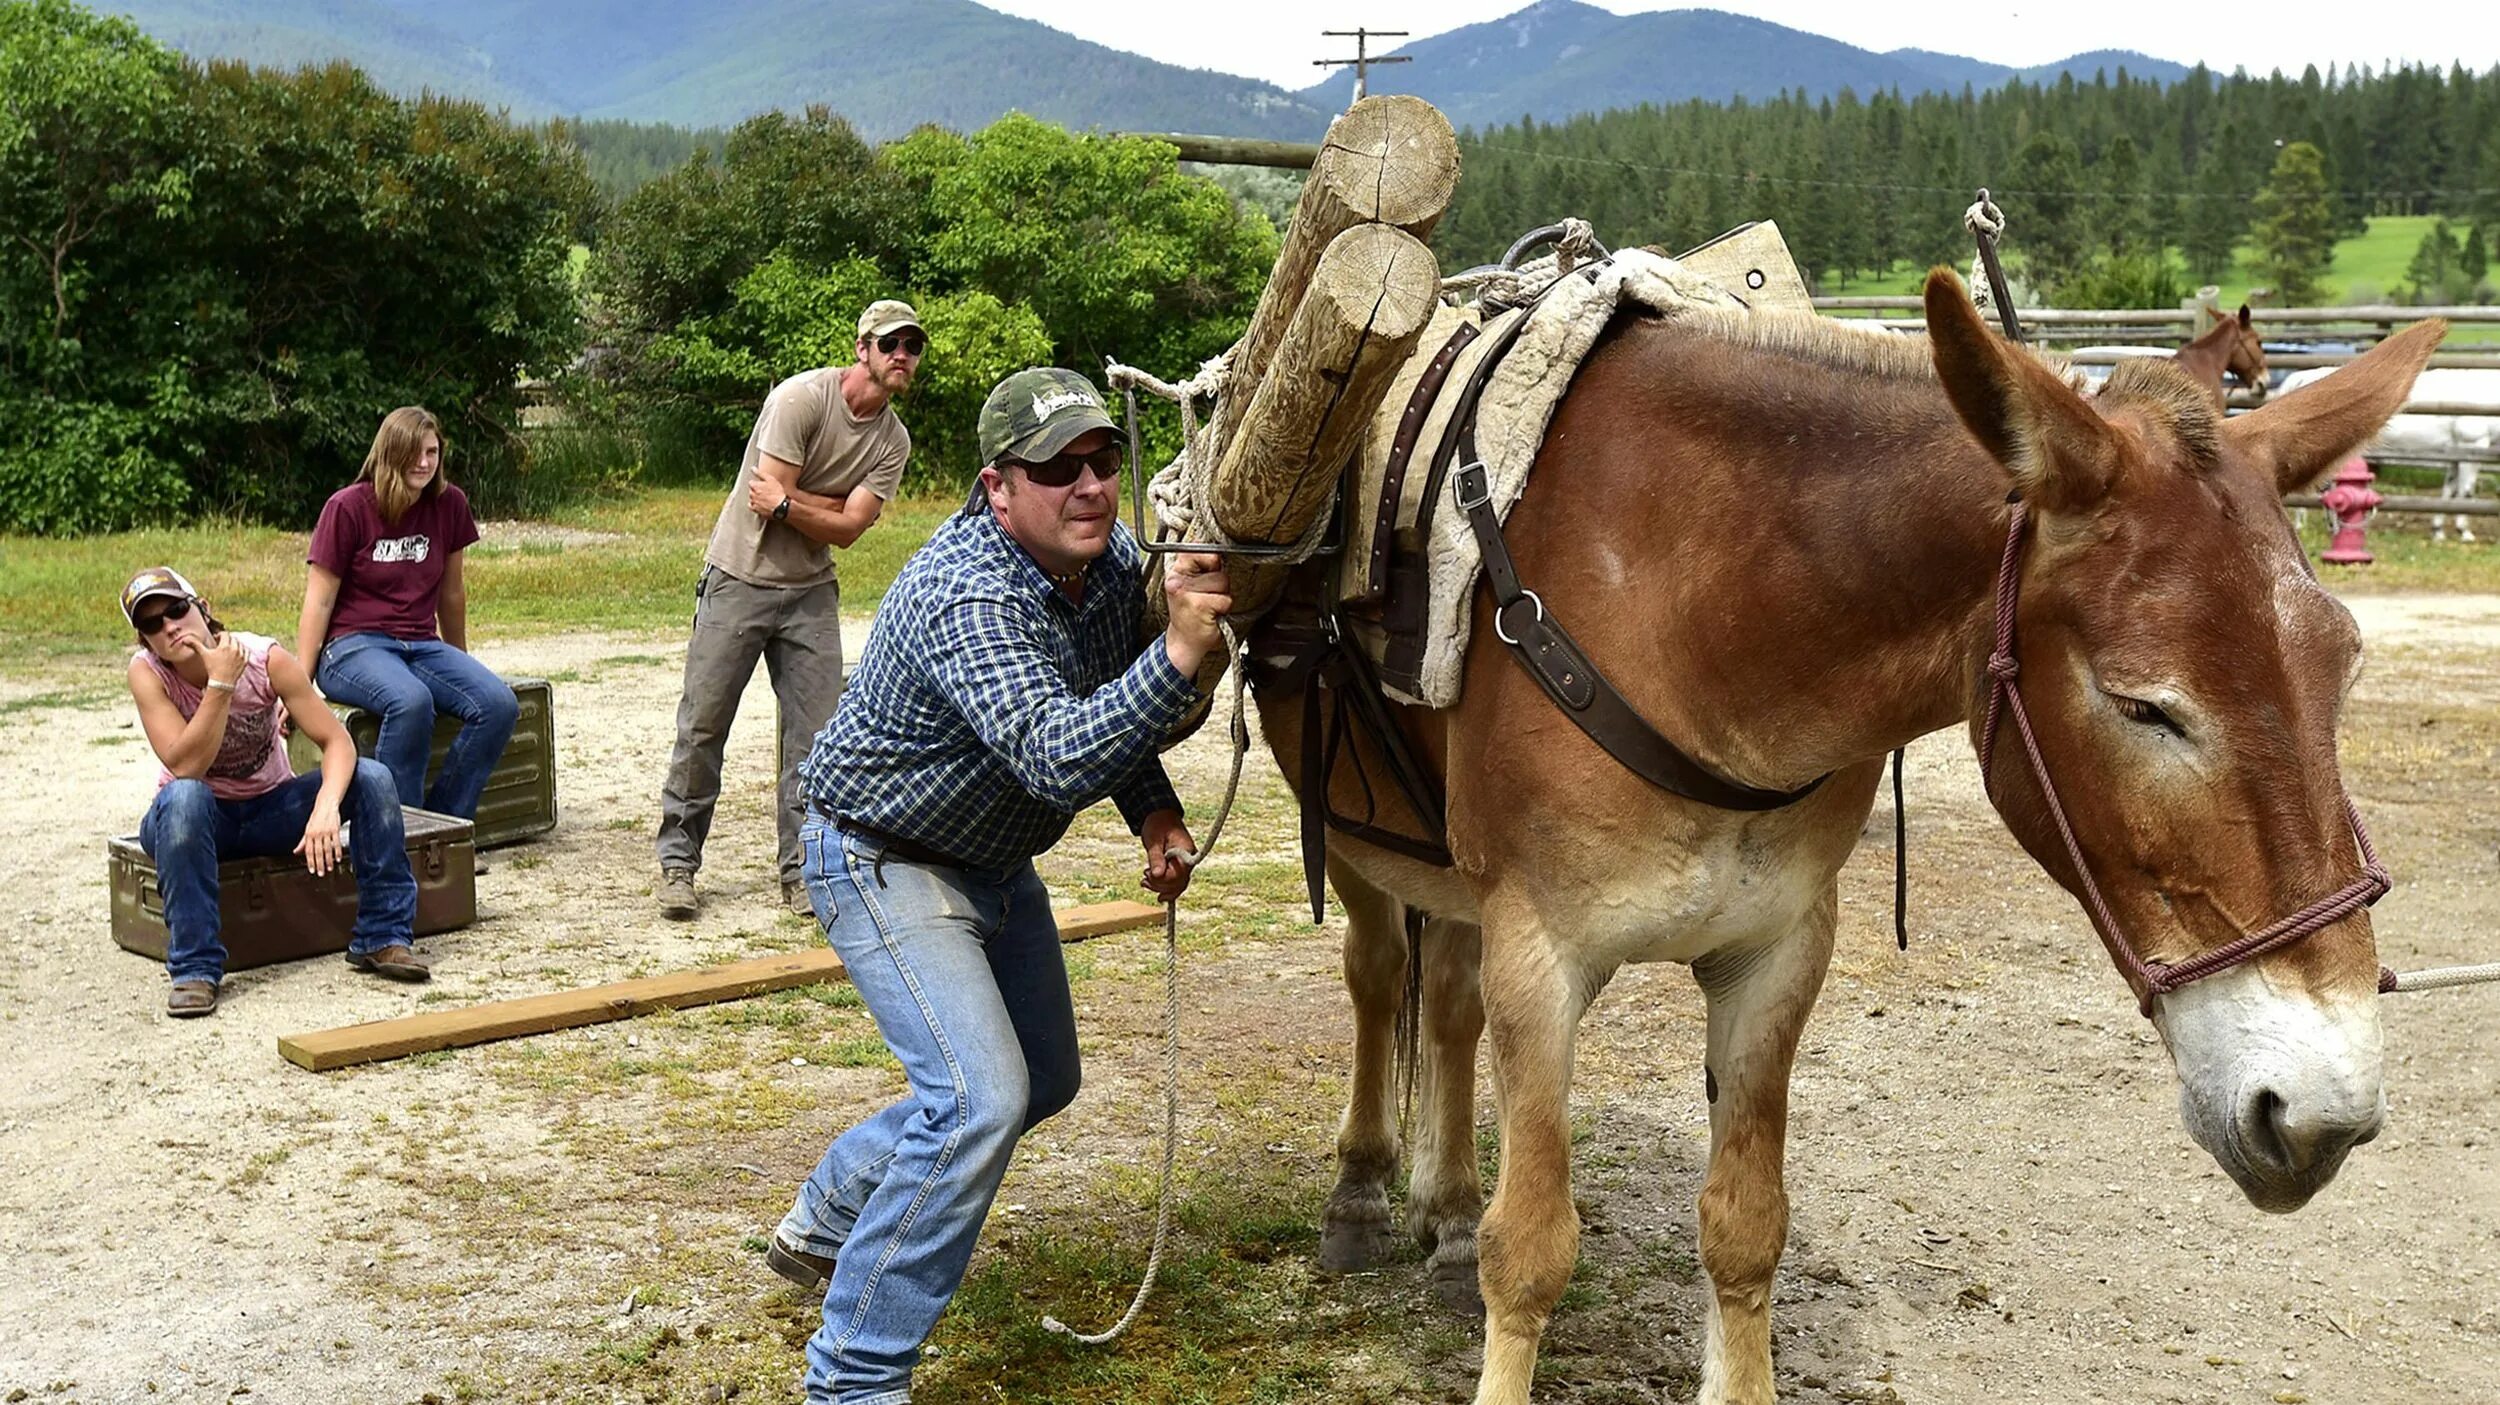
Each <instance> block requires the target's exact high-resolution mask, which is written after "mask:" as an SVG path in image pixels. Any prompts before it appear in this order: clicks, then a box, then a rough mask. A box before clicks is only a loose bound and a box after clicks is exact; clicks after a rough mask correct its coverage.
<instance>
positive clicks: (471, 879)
mask: <svg viewBox="0 0 2500 1405" xmlns="http://www.w3.org/2000/svg"><path fill="white" fill-rule="evenodd" d="M401 812H402V816H403V818H404V819H405V821H406V823H407V828H408V867H409V868H410V869H411V870H413V871H414V872H415V874H416V879H417V920H416V934H417V935H418V936H421V937H422V936H426V935H429V934H431V933H435V932H448V931H452V930H454V929H455V928H460V927H466V926H468V925H469V924H470V923H472V922H475V921H477V843H476V839H475V830H474V829H473V828H472V827H471V826H470V824H469V822H468V821H467V820H463V819H455V818H453V817H452V816H450V815H438V814H435V813H434V812H433V811H431V810H419V809H414V808H410V807H406V806H403V807H401ZM347 840H348V843H349V844H350V845H351V846H352V845H353V844H354V843H355V842H356V832H355V828H354V827H353V826H350V827H349V829H348V833H347ZM106 863H107V865H108V868H109V871H110V875H111V885H112V891H113V941H114V942H115V943H116V944H117V945H119V946H121V947H123V948H125V949H127V950H130V951H135V952H137V953H139V954H140V955H141V956H145V957H149V958H151V959H154V960H157V961H162V960H164V959H165V944H166V941H167V937H168V934H167V932H166V930H165V896H164V894H163V893H162V892H160V891H159V890H158V888H157V886H156V860H154V859H151V858H149V857H148V855H147V851H145V850H143V849H141V848H140V847H139V836H137V835H135V834H133V835H128V836H126V837H124V838H120V839H116V840H113V841H112V842H111V843H110V845H109V846H108V857H107V860H106ZM217 912H218V916H219V919H220V920H219V923H218V939H219V940H220V941H223V942H224V943H225V944H226V969H227V970H229V971H239V970H242V969H244V968H246V967H250V966H266V965H269V964H270V963H272V962H276V961H295V960H299V959H301V958H303V957H307V956H320V955H323V954H325V953H330V952H340V951H345V950H347V941H348V937H349V935H350V934H351V933H352V932H353V931H354V929H355V926H356V874H355V871H354V869H353V868H352V867H351V866H350V865H347V864H344V863H342V864H340V865H339V866H338V867H337V868H334V869H332V870H330V872H329V874H328V875H327V876H325V877H320V878H316V877H314V876H313V875H312V874H311V873H310V872H308V871H307V870H306V869H305V867H304V861H303V860H302V859H301V858H298V857H296V856H295V855H293V854H280V855H278V856H276V857H274V858H266V859H231V860H228V861H227V862H225V863H221V864H219V865H217Z"/></svg>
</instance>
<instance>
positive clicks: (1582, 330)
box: [1336, 224, 1811, 707]
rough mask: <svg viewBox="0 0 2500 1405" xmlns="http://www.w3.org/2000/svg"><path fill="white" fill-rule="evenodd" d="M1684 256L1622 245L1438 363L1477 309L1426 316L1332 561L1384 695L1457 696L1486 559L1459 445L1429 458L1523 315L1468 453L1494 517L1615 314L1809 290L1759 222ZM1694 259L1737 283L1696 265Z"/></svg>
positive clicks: (1742, 304)
mask: <svg viewBox="0 0 2500 1405" xmlns="http://www.w3.org/2000/svg"><path fill="white" fill-rule="evenodd" d="M1740 236H1741V237H1740ZM1766 239H1767V243H1766V242H1765V241H1766ZM1714 249H1715V250H1716V252H1715V253H1714V252H1713V251H1714ZM1693 257H1694V259H1695V260H1696V262H1695V263H1694V264H1687V263H1686V262H1684V261H1683V260H1679V259H1673V258H1668V257H1666V256H1665V255H1662V254H1655V253H1651V252H1648V251H1646V250H1639V249H1627V250H1625V251H1623V252H1622V253H1619V254H1616V255H1614V256H1613V257H1612V258H1610V259H1607V260H1604V261H1602V262H1599V263H1595V264H1589V265H1583V266H1581V267H1579V268H1575V269H1573V270H1572V271H1571V272H1570V273H1568V274H1565V275H1563V276H1562V277H1561V278H1560V279H1559V280H1558V281H1557V282H1556V283H1555V284H1554V286H1552V287H1551V288H1550V289H1549V290H1547V291H1546V292H1545V293H1544V294H1543V295H1542V296H1541V297H1539V298H1538V299H1537V300H1536V301H1535V302H1534V303H1532V304H1530V305H1528V306H1527V307H1524V308H1518V309H1513V310H1511V311H1509V312H1506V313H1502V314H1500V315H1499V316H1497V317H1495V318H1493V319H1491V320H1490V321H1487V322H1485V323H1483V324H1482V325H1481V326H1479V327H1478V335H1476V336H1475V337H1474V338H1473V340H1472V341H1470V342H1469V343H1467V344H1466V345H1465V346H1464V347H1462V348H1461V349H1460V350H1458V351H1457V352H1456V353H1455V355H1454V356H1452V357H1450V358H1447V363H1446V364H1445V365H1438V366H1436V363H1437V362H1442V361H1443V360H1444V358H1443V357H1442V351H1443V349H1444V348H1445V347H1447V346H1448V345H1449V344H1450V341H1451V337H1452V335H1453V334H1455V333H1459V332H1460V330H1461V329H1462V328H1463V327H1465V326H1467V325H1470V324H1474V323H1476V321H1477V312H1476V309H1475V308H1474V307H1473V306H1472V305H1470V306H1464V307H1444V308H1442V309H1441V310H1440V312H1439V313H1438V314H1436V315H1435V317H1434V319H1433V321H1432V323H1431V324H1430V325H1429V326H1428V327H1427V328H1426V330H1425V333H1424V335H1423V337H1422V338H1421V339H1420V340H1419V342H1418V343H1417V349H1416V351H1415V354H1414V355H1413V356H1412V357H1410V358H1409V359H1408V361H1407V364H1406V365H1405V366H1404V367H1402V368H1401V369H1400V371H1399V374H1398V377H1397V379H1396V380H1395V381H1394V382H1393V383H1392V384H1391V386H1390V388H1389V393H1388V395H1387V396H1386V397H1385V398H1384V400H1383V401H1382V403H1381V409H1380V412H1379V414H1378V415H1377V416H1375V417H1374V420H1373V422H1372V425H1371V432H1370V434H1369V435H1368V436H1367V438H1366V440H1365V443H1364V446H1363V450H1362V453H1361V455H1360V457H1359V458H1358V460H1357V462H1356V464H1355V466H1354V472H1353V475H1352V477H1351V479H1350V482H1349V489H1350V496H1349V498H1348V500H1347V502H1346V514H1345V547H1344V550H1343V552H1342V553H1341V554H1340V555H1339V557H1338V577H1337V581H1336V593H1337V599H1338V601H1339V602H1340V603H1341V604H1343V605H1345V606H1346V607H1347V613H1346V615H1345V618H1346V620H1347V621H1348V622H1349V624H1350V625H1351V626H1352V633H1353V636H1354V638H1355V639H1356V640H1357V642H1358V643H1359V644H1360V646H1361V647H1362V648H1363V649H1364V650H1365V651H1366V652H1367V653H1368V654H1369V655H1370V657H1371V661H1372V663H1373V664H1374V666H1375V672H1376V673H1377V675H1378V676H1379V677H1380V679H1381V682H1382V686H1383V688H1384V689H1385V690H1386V691H1388V692H1389V693H1390V694H1391V695H1392V696H1394V697H1397V698H1398V699H1399V700H1401V701H1404V702H1409V703H1417V704H1421V705H1423V706H1425V707H1448V706H1450V705H1451V704H1453V703H1455V702H1457V701H1458V692H1459V680H1460V663H1461V659H1462V657H1463V655H1464V653H1465V650H1466V646H1467V637H1468V620H1469V615H1470V611H1471V609H1472V607H1473V604H1474V598H1475V583H1476V576H1477V574H1478V573H1479V572H1480V571H1481V570H1482V569H1483V564H1484V563H1483V558H1482V556H1481V555H1479V553H1478V550H1477V546H1476V540H1475V536H1474V534H1473V533H1472V532H1471V531H1470V530H1469V528H1468V525H1467V516H1466V514H1465V513H1464V512H1461V511H1460V510H1459V509H1458V508H1457V507H1456V506H1455V505H1454V504H1453V503H1452V502H1451V501H1450V495H1451V491H1452V483H1453V481H1454V479H1455V477H1456V473H1455V468H1456V458H1457V449H1458V446H1456V445H1452V446H1450V451H1449V457H1450V459H1451V465H1450V467H1451V471H1450V472H1449V473H1446V474H1443V475H1438V476H1436V475H1434V474H1433V473H1432V472H1431V468H1432V465H1433V464H1434V462H1435V461H1436V459H1437V458H1438V457H1439V456H1441V454H1442V452H1443V446H1444V441H1445V440H1447V439H1449V438H1450V437H1451V436H1452V435H1454V434H1456V433H1457V432H1458V429H1459V426H1458V424H1457V423H1456V421H1457V419H1458V414H1457V409H1458V402H1459V401H1460V400H1461V399H1462V398H1463V396H1462V395H1461V394H1460V388H1461V387H1463V386H1465V385H1467V384H1468V383H1469V381H1470V379H1471V377H1472V375H1473V373H1474V372H1475V371H1476V370H1478V369H1479V363H1480V362H1481V361H1482V360H1483V359H1484V358H1485V357H1486V356H1487V355H1488V354H1490V353H1491V352H1492V351H1493V350H1496V349H1499V348H1500V347H1501V345H1502V343H1503V342H1504V340H1505V334H1506V333H1507V332H1509V331H1510V330H1512V328H1511V325H1510V324H1511V323H1513V322H1514V321H1515V322H1517V323H1519V325H1518V326H1517V328H1516V331H1517V337H1516V340H1513V341H1510V343H1509V348H1508V350H1507V351H1504V352H1502V354H1501V360H1500V361H1499V363H1498V364H1496V365H1494V366H1493V368H1492V370H1491V371H1490V373H1489V375H1488V377H1487V379H1486V380H1485V383H1484V388H1483V391H1482V393H1481V396H1480V398H1479V401H1478V403H1477V406H1476V412H1475V448H1476V452H1477V454H1478V455H1479V456H1480V457H1481V458H1482V459H1483V460H1484V464H1485V469H1486V475H1487V478H1488V480H1489V482H1490V484H1491V487H1492V495H1493V496H1492V501H1493V510H1494V512H1495V513H1496V514H1497V515H1499V516H1503V517H1507V516H1508V515H1509V512H1510V507H1511V504H1512V503H1514V502H1516V501H1518V498H1519V493H1520V490H1521V489H1522V488H1523V487H1525V486H1526V484H1527V480H1528V468H1529V465H1530V464H1532V463H1533V462H1534V461H1535V459H1536V455H1537V450H1538V448H1539V446H1540V445H1542V444H1543V443H1544V440H1545V427H1546V424H1547V422H1548V421H1549V420H1550V419H1551V418H1552V417H1553V413H1554V407H1555V406H1556V405H1557V404H1559V403H1560V402H1561V400H1562V397H1563V393H1564V392H1565V391H1566V390H1568V389H1569V388H1570V385H1571V378H1572V375H1573V374H1574V373H1575V372H1576V371H1577V370H1578V369H1579V366H1580V362H1581V360H1582V358H1584V357H1586V356H1587V355H1588V352H1589V348H1590V347H1592V346H1594V345H1595V344H1596V342H1597V339H1598V337H1599V335H1600V334H1601V333H1603V332H1604V331H1605V330H1606V326H1607V324H1608V323H1610V322H1612V321H1613V320H1614V318H1615V317H1616V316H1617V315H1619V314H1621V313H1623V312H1626V311H1636V312H1642V311H1645V312H1653V313H1658V314H1662V315H1667V316H1673V315H1674V314H1675V313H1676V312H1677V311H1678V310H1679V309H1683V308H1688V307H1717V308H1737V309H1742V308H1759V307H1778V308H1783V309H1793V308H1795V307H1797V306H1798V305H1799V304H1800V303H1801V302H1803V301H1804V299H1803V294H1804V287H1805V285H1804V280H1803V279H1801V278H1799V277H1798V276H1797V273H1796V267H1795V265H1794V264H1793V263H1792V262H1790V261H1789V258H1788V253H1787V249H1786V247H1785V246H1784V245H1783V244H1781V243H1780V241H1779V235H1778V231H1777V230H1776V229H1775V228H1772V227H1771V226H1769V225H1768V224H1761V225H1753V226H1748V227H1747V228H1746V229H1743V230H1737V231H1733V232H1732V233H1731V234H1730V235H1725V236H1722V237H1721V238H1720V239H1717V240H1713V241H1712V242H1711V244H1708V245H1704V246H1703V247H1702V248H1701V249H1699V250H1696V251H1694V255H1693ZM1702 266H1707V267H1709V268H1710V270H1711V272H1712V273H1714V274H1716V275H1718V278H1724V279H1727V280H1728V282H1729V283H1732V284H1734V286H1733V287H1731V286H1727V284H1723V283H1721V282H1720V281H1718V278H1713V277H1708V276H1704V274H1703V273H1702V272H1700V271H1699V268H1700V267H1702ZM1530 271H1533V266H1532V268H1531V270H1530ZM1805 305H1806V307H1808V308H1809V309H1810V308H1811V304H1810V303H1808V304H1805ZM1428 377H1437V385H1438V389H1437V393H1435V392H1434V391H1433V390H1431V389H1430V388H1427V394H1426V396H1425V397H1423V398H1422V400H1421V401H1420V402H1419V397H1418V396H1417V395H1416V390H1417V387H1418V386H1419V385H1424V384H1425V383H1426V380H1427V378H1428ZM1402 435H1403V436H1405V437H1406V438H1407V439H1408V440H1409V441H1410V442H1409V443H1408V445H1407V449H1406V453H1405V455H1404V460H1405V466H1404V469H1403V471H1402V472H1401V473H1400V474H1399V475H1397V479H1398V481H1397V497H1396V500H1395V501H1394V502H1389V501H1386V500H1385V495H1386V493H1387V491H1388V488H1389V480H1390V477H1391V474H1390V465H1391V462H1392V459H1393V457H1395V456H1396V450H1397V447H1398V442H1399V440H1400V438H1401V436H1402ZM1427 495H1430V497H1431V500H1430V501H1429V503H1428V501H1427ZM1400 566H1402V569H1400V568H1399V567H1400ZM1419 593H1420V598H1418V594H1419ZM1418 637H1420V644H1421V647H1420V651H1419V650H1418V648H1417V640H1418Z"/></svg>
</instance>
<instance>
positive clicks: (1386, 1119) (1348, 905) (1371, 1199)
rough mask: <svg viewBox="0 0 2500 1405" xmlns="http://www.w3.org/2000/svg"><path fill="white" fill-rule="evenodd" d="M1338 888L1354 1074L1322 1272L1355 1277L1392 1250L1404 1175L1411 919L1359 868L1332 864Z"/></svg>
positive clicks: (1341, 1127) (1326, 1220) (1324, 1230)
mask: <svg viewBox="0 0 2500 1405" xmlns="http://www.w3.org/2000/svg"><path fill="white" fill-rule="evenodd" d="M1328 879H1329V884H1330V886H1332V887H1334V888H1335V889H1336V890H1337V900H1338V901H1339V902H1341V903H1343V904H1345V912H1346V929H1345V988H1346V993H1347V994H1348V995H1350V996H1352V997H1353V1001H1354V1071H1353V1079H1352V1082H1351V1086H1350V1087H1349V1089H1348V1091H1347V1095H1346V1105H1345V1116H1344V1118H1343V1119H1342V1120H1340V1121H1339V1122H1338V1124H1337V1185H1336V1188H1335V1189H1334V1190H1332V1191H1330V1192H1329V1193H1328V1208H1327V1210H1326V1211H1325V1212H1323V1214H1322V1215H1321V1218H1320V1237H1319V1262H1320V1267H1322V1268H1325V1269H1328V1270H1330V1271H1331V1272H1336V1273H1350V1272H1354V1271H1356V1270H1360V1269H1366V1268H1370V1267H1371V1266H1372V1265H1373V1264H1375V1263H1378V1262H1379V1261H1380V1259H1381V1257H1382V1255H1383V1254H1385V1253H1386V1252H1387V1250H1388V1246H1389V1179H1390V1177H1392V1176H1394V1175H1396V1174H1397V1169H1398V1122H1397V1116H1398V1110H1397V1080H1396V1077H1395V1069H1394V1067H1393V1065H1394V1062H1395V1058H1396V1052H1397V1028H1398V1009H1399V1007H1400V1006H1401V1005H1402V1004H1404V1003H1405V999H1406V913H1405V910H1404V909H1403V908H1402V907H1400V906H1399V904H1398V901H1397V899H1395V898H1392V897H1390V896H1389V895H1388V894H1386V893H1384V892H1382V891H1380V890H1379V889H1378V888H1375V887H1373V886H1372V885H1371V884H1369V883H1367V882H1365V881H1363V878H1362V876H1361V875H1360V874H1358V873H1356V872H1355V871H1354V867H1353V865H1351V864H1348V863H1345V862H1343V861H1341V860H1339V859H1338V858H1336V857H1335V856H1334V855H1331V856H1330V858H1329V860H1328Z"/></svg>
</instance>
